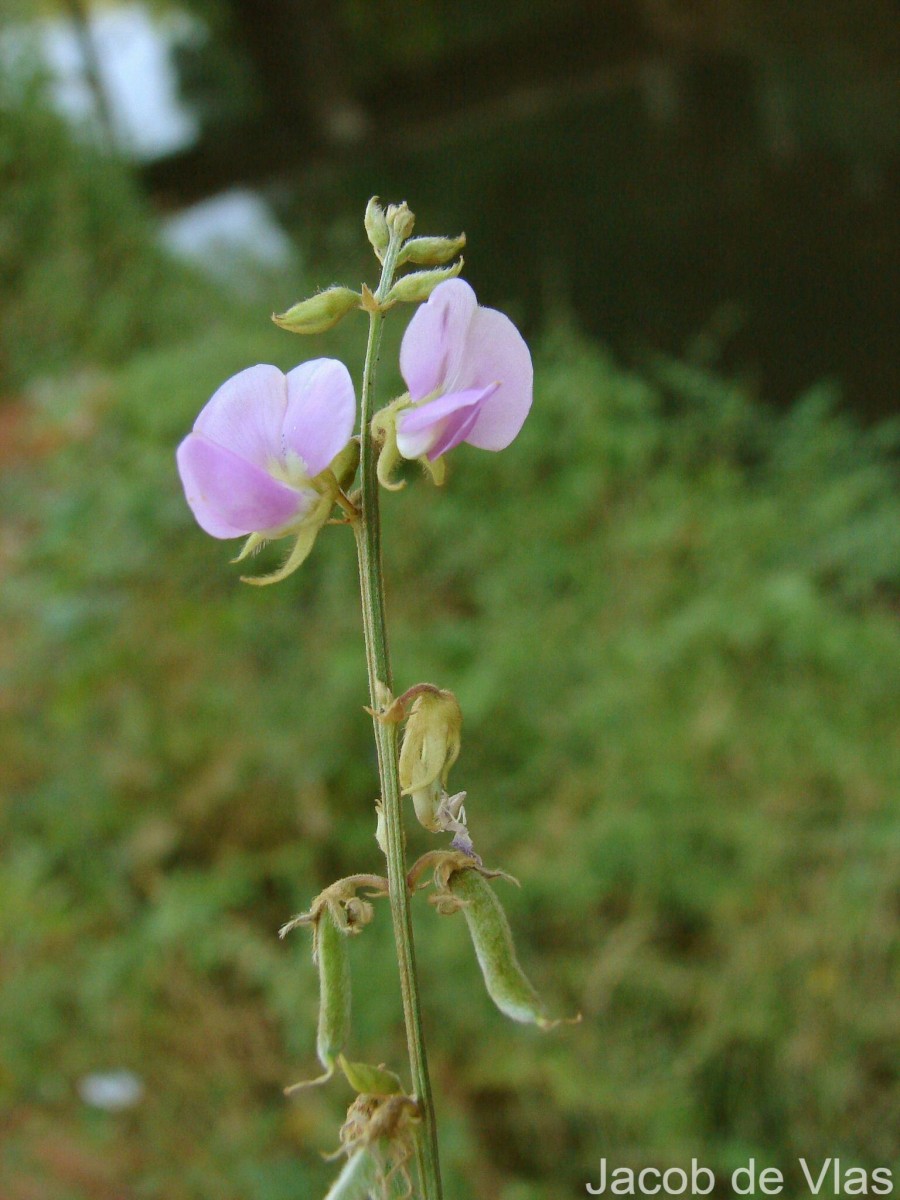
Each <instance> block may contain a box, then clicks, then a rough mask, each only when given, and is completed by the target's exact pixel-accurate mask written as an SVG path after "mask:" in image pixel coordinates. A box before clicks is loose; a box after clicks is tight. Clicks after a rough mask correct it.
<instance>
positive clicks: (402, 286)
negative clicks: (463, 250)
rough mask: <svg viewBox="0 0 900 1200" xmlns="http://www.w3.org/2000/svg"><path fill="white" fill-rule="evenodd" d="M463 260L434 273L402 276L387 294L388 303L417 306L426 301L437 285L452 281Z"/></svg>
mask: <svg viewBox="0 0 900 1200" xmlns="http://www.w3.org/2000/svg"><path fill="white" fill-rule="evenodd" d="M464 261H465V260H464V259H462V258H460V259H458V260H457V261H456V262H455V263H454V264H453V266H452V267H439V268H437V269H435V270H434V271H413V273H412V274H411V275H403V276H401V277H400V279H398V280H397V281H396V283H395V284H394V286H393V287H392V288H391V290H390V291H389V292H388V295H387V299H388V303H389V304H390V303H393V304H396V303H398V302H400V303H401V304H419V303H421V301H423V300H427V299H428V297H429V296H430V295H431V293H432V292H433V291H434V289H435V288H436V287H437V285H438V284H439V283H443V282H444V281H445V280H447V279H454V278H455V277H456V276H457V275H458V274H459V273H460V271H461V270H462V269H463V263H464Z"/></svg>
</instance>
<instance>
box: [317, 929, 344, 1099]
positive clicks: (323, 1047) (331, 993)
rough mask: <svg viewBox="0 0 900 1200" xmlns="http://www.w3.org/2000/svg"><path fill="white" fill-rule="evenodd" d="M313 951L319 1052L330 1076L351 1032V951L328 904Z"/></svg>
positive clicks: (320, 1058) (320, 1060)
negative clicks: (317, 997)
mask: <svg viewBox="0 0 900 1200" xmlns="http://www.w3.org/2000/svg"><path fill="white" fill-rule="evenodd" d="M314 954H315V959H316V962H317V963H318V966H319V1028H318V1033H317V1035H316V1053H317V1054H318V1056H319V1062H320V1063H321V1064H322V1066H323V1067H324V1068H325V1070H326V1071H327V1072H328V1076H329V1077H330V1076H331V1075H333V1074H334V1069H335V1067H336V1066H337V1059H338V1055H339V1054H340V1052H341V1051H342V1050H343V1048H344V1046H345V1044H346V1042H347V1039H348V1038H349V1036H350V955H349V954H348V952H347V935H346V934H344V933H342V932H341V930H340V929H338V927H337V925H336V923H335V921H334V918H333V917H332V915H331V909H330V908H329V907H327V906H326V908H325V909H324V910H323V912H322V915H321V917H320V918H319V921H318V924H317V925H316V937H315V949H314Z"/></svg>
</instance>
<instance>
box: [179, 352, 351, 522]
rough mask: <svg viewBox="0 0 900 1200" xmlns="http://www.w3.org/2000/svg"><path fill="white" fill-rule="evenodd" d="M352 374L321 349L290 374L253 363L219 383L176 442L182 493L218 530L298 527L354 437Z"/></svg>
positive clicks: (198, 514) (203, 519) (201, 517)
mask: <svg viewBox="0 0 900 1200" xmlns="http://www.w3.org/2000/svg"><path fill="white" fill-rule="evenodd" d="M355 417H356V397H355V395H354V392H353V383H352V382H351V379H350V374H349V372H348V371H347V368H346V367H345V366H344V364H343V363H340V362H337V361H336V360H335V359H333V358H317V359H314V360H313V361H312V362H307V363H303V364H302V365H301V366H299V367H295V368H294V370H293V371H290V372H289V373H288V374H287V375H285V374H283V372H281V371H279V369H278V368H277V367H271V366H267V365H260V366H257V367H248V368H247V369H246V370H245V371H241V372H239V374H237V375H235V376H234V377H233V378H232V379H229V380H228V382H227V383H223V384H222V386H221V387H220V388H219V390H218V391H217V392H216V393H215V395H214V396H213V397H212V399H211V400H210V401H209V402H208V403H207V405H206V407H205V408H204V409H203V411H202V412H201V413H200V415H199V417H198V418H197V420H196V421H195V422H194V429H193V432H192V433H189V434H188V435H187V437H186V438H185V439H184V441H183V442H182V443H181V445H180V446H179V447H178V453H177V459H178V471H179V474H180V475H181V482H182V484H183V485H184V494H185V497H186V499H187V502H188V504H189V505H190V506H191V509H192V511H193V513H194V516H195V517H196V518H197V523H198V524H199V525H200V527H201V529H204V530H205V531H206V532H207V533H209V534H211V535H212V536H213V537H216V538H233V537H243V536H245V535H246V534H249V533H256V534H260V535H261V536H263V537H265V538H276V537H281V536H283V535H284V534H287V533H292V532H293V531H294V530H296V529H297V528H298V527H299V526H300V525H301V524H303V521H304V518H306V517H307V516H308V515H309V514H310V512H311V510H312V509H313V508H314V507H316V505H317V504H318V503H319V501H320V500H321V499H322V494H323V493H322V490H321V488H320V487H317V486H316V477H317V476H318V475H320V474H321V473H322V472H323V471H325V470H327V468H328V466H329V465H330V463H331V462H332V460H333V459H334V458H335V457H336V455H338V454H339V453H340V452H341V450H343V449H344V447H345V446H346V445H347V443H348V442H349V441H350V438H351V436H352V434H353V425H354V421H355Z"/></svg>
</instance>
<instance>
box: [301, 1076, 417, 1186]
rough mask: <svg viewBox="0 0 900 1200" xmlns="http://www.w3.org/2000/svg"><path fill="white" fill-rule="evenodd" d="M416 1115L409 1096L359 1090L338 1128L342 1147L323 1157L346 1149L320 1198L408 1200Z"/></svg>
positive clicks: (415, 1109) (333, 1156) (413, 1101)
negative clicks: (340, 1167)
mask: <svg viewBox="0 0 900 1200" xmlns="http://www.w3.org/2000/svg"><path fill="white" fill-rule="evenodd" d="M421 1120H422V1114H421V1110H420V1108H419V1105H418V1103H417V1101H416V1100H414V1099H413V1098H412V1097H411V1096H405V1095H402V1094H401V1095H370V1094H367V1093H362V1094H360V1095H358V1096H357V1097H356V1099H355V1100H354V1101H353V1103H352V1104H351V1105H350V1108H349V1109H348V1110H347V1119H346V1121H345V1122H344V1124H343V1126H342V1127H341V1147H340V1149H339V1150H338V1151H337V1152H336V1153H335V1154H332V1155H329V1156H328V1157H329V1158H338V1157H339V1156H340V1155H341V1154H346V1155H347V1162H346V1163H345V1164H344V1167H343V1170H342V1171H341V1173H340V1175H339V1176H338V1177H337V1179H336V1180H335V1181H334V1183H333V1184H332V1186H331V1189H330V1191H329V1192H328V1194H327V1196H326V1197H325V1200H370V1197H371V1198H372V1200H408V1198H409V1197H410V1196H411V1195H412V1183H411V1180H410V1178H409V1171H408V1169H407V1163H408V1162H409V1160H410V1159H411V1158H412V1156H413V1151H414V1148H415V1137H416V1129H417V1127H418V1125H419V1124H420V1123H421Z"/></svg>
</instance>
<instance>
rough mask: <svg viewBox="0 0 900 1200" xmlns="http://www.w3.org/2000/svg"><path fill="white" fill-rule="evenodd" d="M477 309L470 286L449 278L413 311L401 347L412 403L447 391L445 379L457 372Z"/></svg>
mask: <svg viewBox="0 0 900 1200" xmlns="http://www.w3.org/2000/svg"><path fill="white" fill-rule="evenodd" d="M476 308H477V301H476V299H475V293H474V292H473V291H472V289H471V288H470V287H469V285H468V284H467V283H466V282H465V281H464V280H462V279H448V280H446V281H445V282H444V283H439V284H438V286H437V287H436V288H435V289H434V291H433V292H432V293H431V295H430V297H429V298H428V300H427V301H426V303H425V304H423V305H421V306H420V307H419V308H418V309H417V310H416V313H415V315H414V317H413V319H412V320H411V321H410V323H409V325H408V326H407V329H406V333H405V334H404V335H403V342H402V343H401V346H400V372H401V374H402V375H403V378H404V379H405V381H406V386H407V387H408V388H409V394H410V397H411V398H412V399H413V400H423V399H424V398H425V397H426V396H429V395H430V394H431V393H432V392H436V391H448V390H450V387H449V384H448V380H451V379H453V377H454V376H455V375H456V373H457V370H458V367H459V362H460V359H461V357H462V354H463V350H464V347H465V343H466V331H467V329H468V327H469V322H470V321H471V319H472V316H473V315H474V313H475V310H476ZM464 386H465V385H464ZM455 390H461V389H455Z"/></svg>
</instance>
